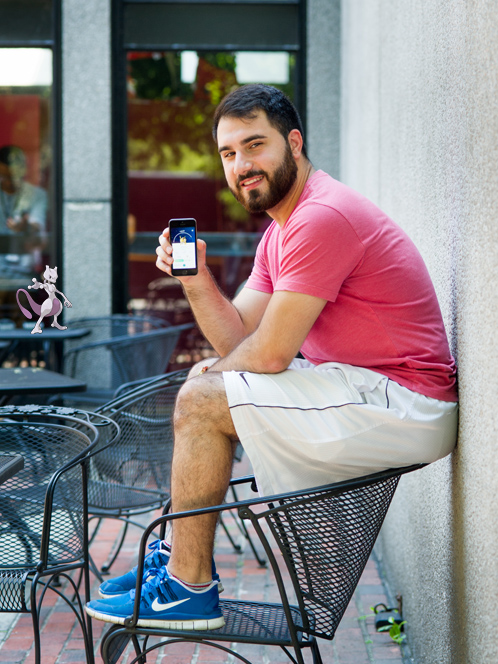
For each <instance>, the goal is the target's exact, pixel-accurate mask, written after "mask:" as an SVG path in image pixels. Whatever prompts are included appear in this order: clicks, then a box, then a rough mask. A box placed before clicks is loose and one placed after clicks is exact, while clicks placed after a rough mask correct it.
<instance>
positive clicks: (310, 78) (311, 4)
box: [306, 0, 341, 178]
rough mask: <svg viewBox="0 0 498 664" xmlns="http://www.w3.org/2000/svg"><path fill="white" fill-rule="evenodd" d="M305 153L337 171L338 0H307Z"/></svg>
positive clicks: (332, 172) (326, 168)
mask: <svg viewBox="0 0 498 664" xmlns="http://www.w3.org/2000/svg"><path fill="white" fill-rule="evenodd" d="M306 41H307V73H306V77H307V108H306V116H307V132H306V146H307V150H308V156H309V157H310V159H311V161H312V162H313V164H314V166H315V167H316V168H322V169H323V170H324V171H326V172H327V173H330V175H332V177H335V178H338V177H339V170H340V129H341V127H340V117H341V114H340V108H341V2H340V0H308V2H307V34H306Z"/></svg>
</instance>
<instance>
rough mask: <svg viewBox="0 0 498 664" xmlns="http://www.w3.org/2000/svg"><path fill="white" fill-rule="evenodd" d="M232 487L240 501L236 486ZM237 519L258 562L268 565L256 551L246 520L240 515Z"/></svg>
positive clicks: (233, 493)
mask: <svg viewBox="0 0 498 664" xmlns="http://www.w3.org/2000/svg"><path fill="white" fill-rule="evenodd" d="M230 488H231V489H232V495H233V499H234V500H235V502H238V500H239V499H238V496H237V492H236V491H235V487H234V486H232V487H230ZM235 519H236V523H237V525H238V527H239V530H240V531H241V533H242V534H243V535H244V537H245V538H246V540H247V541H248V543H249V546H250V547H251V551H252V552H253V554H254V557H255V558H256V560H257V561H258V564H259V565H260V567H266V563H267V561H266V560H265V559H264V558H261V557H260V556H259V554H258V552H257V551H256V547H255V546H254V542H253V541H252V537H251V535H250V534H249V531H248V530H247V527H246V524H245V522H244V521H243V519H240V518H239V516H238V515H237V516H236V517H235ZM225 532H226V531H225Z"/></svg>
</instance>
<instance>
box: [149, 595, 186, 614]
mask: <svg viewBox="0 0 498 664" xmlns="http://www.w3.org/2000/svg"><path fill="white" fill-rule="evenodd" d="M189 599H190V597H186V598H185V599H180V600H178V602H170V603H169V604H161V603H160V602H159V600H158V599H157V597H156V599H155V600H154V601H153V602H152V610H153V611H166V610H167V609H172V608H173V607H174V606H178V604H183V602H188V601H189Z"/></svg>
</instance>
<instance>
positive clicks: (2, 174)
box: [0, 163, 24, 194]
mask: <svg viewBox="0 0 498 664" xmlns="http://www.w3.org/2000/svg"><path fill="white" fill-rule="evenodd" d="M23 175H24V171H22V170H20V169H19V168H15V167H13V166H8V165H7V164H2V163H0V188H1V189H3V191H5V192H7V193H8V194H13V193H15V192H16V191H18V190H19V188H20V186H21V184H22V180H23Z"/></svg>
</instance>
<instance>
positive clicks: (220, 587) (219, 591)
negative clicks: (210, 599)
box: [98, 581, 225, 599]
mask: <svg viewBox="0 0 498 664" xmlns="http://www.w3.org/2000/svg"><path fill="white" fill-rule="evenodd" d="M133 590H135V587H133ZM224 590H225V588H224V587H223V584H222V583H221V581H218V593H219V594H220V595H221V593H222V592H223V591H224ZM127 592H129V591H128V590H123V592H120V593H113V594H112V595H105V594H104V593H103V592H102V591H101V590H100V588H99V591H98V594H99V597H101V598H102V599H111V597H117V596H118V595H126V593H127Z"/></svg>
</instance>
